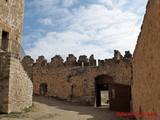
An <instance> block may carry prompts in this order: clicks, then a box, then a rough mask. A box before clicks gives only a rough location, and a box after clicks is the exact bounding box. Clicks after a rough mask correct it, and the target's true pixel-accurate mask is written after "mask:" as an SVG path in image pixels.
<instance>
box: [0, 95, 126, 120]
mask: <svg viewBox="0 0 160 120" xmlns="http://www.w3.org/2000/svg"><path fill="white" fill-rule="evenodd" d="M33 101H34V102H33V104H34V107H33V108H30V109H26V110H25V112H24V113H15V114H13V113H12V114H10V115H0V120H124V118H120V117H116V112H111V111H109V110H108V109H107V108H95V107H92V106H82V105H78V104H75V103H70V102H66V101H59V100H56V99H53V98H46V97H42V96H34V98H33ZM125 120H126V119H125ZM127 120H128V119H127Z"/></svg>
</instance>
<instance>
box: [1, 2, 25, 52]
mask: <svg viewBox="0 0 160 120" xmlns="http://www.w3.org/2000/svg"><path fill="white" fill-rule="evenodd" d="M23 15H24V0H0V48H2V32H3V31H5V32H7V33H8V38H7V45H6V46H7V49H6V51H7V52H14V53H17V54H19V53H20V50H21V49H20V47H21V46H20V45H21V42H22V24H23Z"/></svg>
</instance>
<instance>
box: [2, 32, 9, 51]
mask: <svg viewBox="0 0 160 120" xmlns="http://www.w3.org/2000/svg"><path fill="white" fill-rule="evenodd" d="M8 40H9V33H8V32H6V31H2V41H1V49H2V50H3V51H7V48H8Z"/></svg>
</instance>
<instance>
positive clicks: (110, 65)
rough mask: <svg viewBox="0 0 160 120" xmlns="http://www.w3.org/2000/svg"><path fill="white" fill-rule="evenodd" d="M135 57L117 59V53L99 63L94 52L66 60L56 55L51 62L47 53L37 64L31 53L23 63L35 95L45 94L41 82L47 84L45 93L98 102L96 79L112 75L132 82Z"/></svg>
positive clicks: (73, 99) (116, 78) (123, 81)
mask: <svg viewBox="0 0 160 120" xmlns="http://www.w3.org/2000/svg"><path fill="white" fill-rule="evenodd" d="M118 54H119V53H118ZM131 60H132V55H131V56H130V57H121V58H120V56H119V55H118V58H117V54H115V56H114V58H113V59H106V60H99V65H98V66H97V65H96V60H95V59H94V56H93V55H91V56H90V58H89V59H88V58H87V56H85V55H82V56H80V57H79V59H78V60H77V59H76V57H75V56H74V55H73V54H70V55H69V56H68V57H67V59H66V61H64V60H63V59H62V58H61V57H60V56H59V55H56V56H54V57H53V58H52V59H51V62H50V63H47V60H46V59H45V58H44V57H43V56H40V57H39V58H38V59H37V60H36V62H35V63H33V59H32V58H31V57H30V56H26V57H25V58H24V59H23V60H22V64H23V66H24V68H25V70H26V71H28V74H30V75H29V76H31V77H32V81H33V91H34V94H42V93H41V91H40V90H41V85H43V84H46V86H47V92H46V94H45V96H53V97H57V98H61V99H66V100H69V101H74V102H81V103H89V104H92V105H94V103H95V78H96V77H97V76H99V75H109V76H111V77H112V78H113V81H114V82H115V83H120V84H127V85H130V80H131ZM29 61H30V62H29Z"/></svg>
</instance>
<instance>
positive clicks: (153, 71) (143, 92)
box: [132, 0, 160, 120]
mask: <svg viewBox="0 0 160 120" xmlns="http://www.w3.org/2000/svg"><path fill="white" fill-rule="evenodd" d="M146 10H147V11H146V14H145V17H144V21H143V25H142V28H141V33H140V35H139V37H138V41H137V45H136V49H135V52H134V60H133V85H132V104H133V105H132V106H133V112H137V113H151V112H155V113H157V114H158V116H157V117H142V118H138V120H159V116H160V93H159V90H160V82H159V81H160V56H159V55H160V1H159V0H149V1H148V5H147V8H146Z"/></svg>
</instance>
